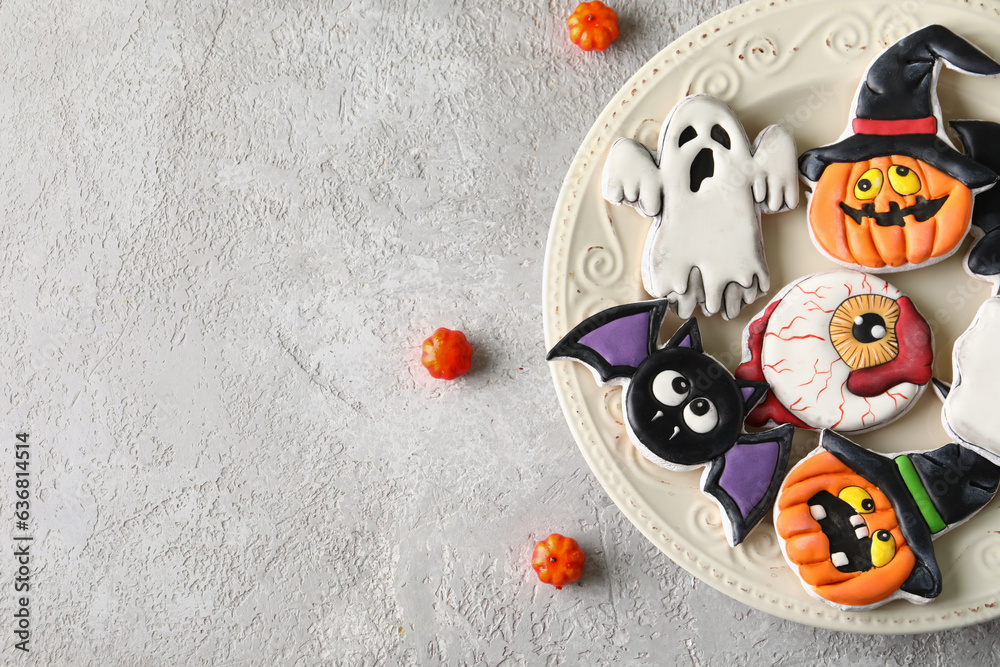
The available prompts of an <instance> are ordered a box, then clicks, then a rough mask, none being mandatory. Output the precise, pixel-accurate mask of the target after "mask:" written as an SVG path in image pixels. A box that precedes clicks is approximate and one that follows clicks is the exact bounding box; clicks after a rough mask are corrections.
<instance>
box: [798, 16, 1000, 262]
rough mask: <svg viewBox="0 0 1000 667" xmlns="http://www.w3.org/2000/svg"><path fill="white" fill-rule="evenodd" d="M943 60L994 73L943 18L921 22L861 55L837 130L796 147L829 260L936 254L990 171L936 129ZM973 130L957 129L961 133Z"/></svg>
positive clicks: (814, 227)
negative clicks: (845, 117)
mask: <svg viewBox="0 0 1000 667" xmlns="http://www.w3.org/2000/svg"><path fill="white" fill-rule="evenodd" d="M942 62H944V63H946V64H947V65H948V66H949V67H950V68H952V69H956V70H958V71H960V72H963V73H966V74H975V75H985V76H997V75H1000V63H997V62H995V61H994V60H993V59H992V58H990V57H989V56H987V55H986V54H985V53H983V52H982V51H980V50H979V49H977V48H976V47H975V46H973V45H972V44H970V43H969V42H967V41H965V40H964V39H962V38H961V37H959V36H958V35H956V34H955V33H953V32H951V31H950V30H948V29H947V28H945V27H943V26H939V25H931V26H926V27H924V28H921V29H920V30H917V31H916V32H913V33H911V34H909V35H907V36H906V37H904V38H903V39H901V40H899V41H898V42H896V43H895V44H893V45H892V46H891V47H889V48H888V49H886V51H884V52H883V53H882V54H881V55H879V57H878V58H876V59H875V60H874V61H873V62H872V63H871V65H869V67H868V70H867V71H866V72H865V76H864V77H863V79H862V83H861V85H860V86H859V87H858V91H857V94H856V96H855V98H854V105H853V107H852V109H851V116H850V122H849V123H848V126H847V129H846V130H845V131H844V134H843V135H842V136H841V138H840V140H839V141H837V142H835V143H833V144H829V145H827V146H822V147H820V148H814V149H812V150H808V151H806V152H805V153H803V154H802V155H801V156H800V157H799V171H800V172H801V174H802V175H803V176H804V177H805V179H806V180H807V181H808V182H809V184H810V185H811V186H812V193H811V195H809V230H810V234H811V235H812V239H813V242H814V243H815V244H816V246H817V247H818V248H819V249H820V250H821V251H822V252H823V254H825V255H826V256H827V257H829V258H830V259H832V260H834V261H835V262H838V263H840V264H843V265H845V266H849V267H852V268H857V267H865V269H867V270H868V271H869V272H875V273H878V272H889V271H899V270H903V269H908V268H913V267H917V266H925V265H928V264H933V263H934V262H937V261H940V260H942V259H945V258H946V257H948V256H949V255H951V254H952V253H954V252H955V250H956V249H957V248H958V246H959V245H960V244H961V242H962V240H963V239H964V238H965V235H966V234H967V233H968V231H969V227H970V223H971V217H972V202H973V198H974V196H975V195H976V194H977V193H980V192H982V191H984V190H987V189H988V188H990V187H992V186H993V184H994V183H995V182H996V181H997V175H996V174H995V173H994V172H993V171H992V170H991V169H989V168H988V167H986V166H984V165H983V164H980V163H979V162H977V161H975V160H974V159H972V158H971V157H970V156H969V155H963V154H962V153H960V152H959V151H958V150H957V149H956V148H955V146H954V145H953V144H952V143H951V140H950V139H949V138H948V135H947V134H946V133H945V126H944V120H943V118H942V116H941V107H940V104H939V103H938V100H937V78H938V72H939V71H940V69H941V64H942ZM977 136H978V135H977V134H975V133H970V132H963V140H965V141H976V140H977ZM973 148H974V147H972V146H966V149H967V151H969V152H970V153H972V152H973Z"/></svg>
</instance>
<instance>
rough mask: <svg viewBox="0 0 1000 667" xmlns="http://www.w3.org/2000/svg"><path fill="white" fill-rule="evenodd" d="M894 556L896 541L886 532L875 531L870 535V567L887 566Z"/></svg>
mask: <svg viewBox="0 0 1000 667" xmlns="http://www.w3.org/2000/svg"><path fill="white" fill-rule="evenodd" d="M895 555H896V539H895V538H894V537H893V536H892V533H890V532H889V531H888V530H876V531H875V534H874V535H872V565H874V566H875V567H883V566H884V565H888V564H889V561H891V560H892V557H893V556H895Z"/></svg>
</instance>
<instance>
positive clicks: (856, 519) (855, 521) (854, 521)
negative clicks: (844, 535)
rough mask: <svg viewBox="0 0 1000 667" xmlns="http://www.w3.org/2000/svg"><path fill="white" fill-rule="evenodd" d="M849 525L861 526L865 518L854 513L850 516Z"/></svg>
mask: <svg viewBox="0 0 1000 667" xmlns="http://www.w3.org/2000/svg"><path fill="white" fill-rule="evenodd" d="M851 525H852V526H863V525H865V520H864V519H863V518H861V515H860V514H854V515H852V516H851Z"/></svg>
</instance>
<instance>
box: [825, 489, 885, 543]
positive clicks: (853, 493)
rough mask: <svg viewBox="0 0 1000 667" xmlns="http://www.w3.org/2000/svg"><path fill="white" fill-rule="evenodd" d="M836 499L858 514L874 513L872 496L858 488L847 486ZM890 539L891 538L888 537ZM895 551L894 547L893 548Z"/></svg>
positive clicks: (882, 531)
mask: <svg viewBox="0 0 1000 667" xmlns="http://www.w3.org/2000/svg"><path fill="white" fill-rule="evenodd" d="M837 497H838V498H840V499H841V500H843V501H844V502H845V503H847V504H848V505H850V506H851V507H853V508H854V510H855V511H856V512H858V513H859V514H871V513H872V512H874V511H875V501H874V500H873V499H872V495H871V494H870V493H868V492H867V491H865V490H864V489H862V488H861V487H860V486H848V487H845V488H843V489H841V491H840V493H839V494H837ZM878 532H879V533H886V534H887V535H888V533H887V532H886V531H884V530H880V531H878ZM889 537H890V538H891V537H892V536H891V535H889ZM872 548H874V547H872ZM893 550H895V546H893Z"/></svg>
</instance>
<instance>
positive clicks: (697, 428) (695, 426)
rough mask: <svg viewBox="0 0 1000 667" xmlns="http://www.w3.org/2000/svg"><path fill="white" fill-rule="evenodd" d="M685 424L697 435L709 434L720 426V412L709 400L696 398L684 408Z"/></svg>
mask: <svg viewBox="0 0 1000 667" xmlns="http://www.w3.org/2000/svg"><path fill="white" fill-rule="evenodd" d="M684 423H685V424H687V427H688V428H689V429H691V430H692V431H694V432H695V433H708V432H709V431H711V430H712V429H713V428H715V427H716V426H718V424H719V411H718V410H717V409H716V407H715V404H714V403H712V401H710V400H708V399H707V398H696V399H694V400H693V401H691V402H690V403H688V404H687V405H685V406H684Z"/></svg>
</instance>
